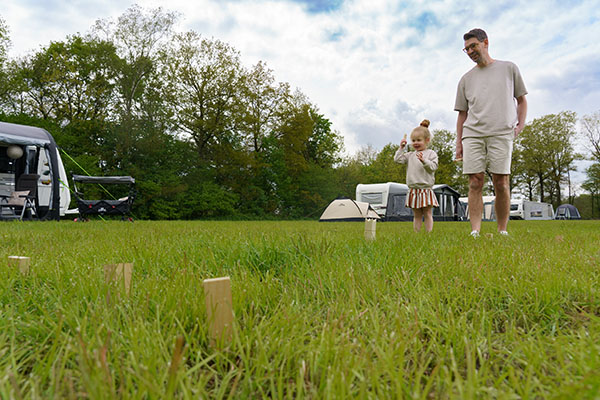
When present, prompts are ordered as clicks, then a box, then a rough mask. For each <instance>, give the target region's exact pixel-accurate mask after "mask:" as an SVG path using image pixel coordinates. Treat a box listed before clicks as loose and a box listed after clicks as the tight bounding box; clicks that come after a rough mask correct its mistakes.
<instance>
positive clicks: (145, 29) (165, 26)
mask: <svg viewBox="0 0 600 400" xmlns="http://www.w3.org/2000/svg"><path fill="white" fill-rule="evenodd" d="M176 21H177V14H175V13H172V12H165V11H163V9H162V8H161V7H159V8H156V9H151V10H145V9H143V8H141V7H140V6H138V5H133V6H132V7H130V8H128V9H127V10H126V11H125V13H124V14H123V15H121V16H120V17H119V18H118V19H117V22H116V23H115V22H114V21H112V20H110V19H104V20H98V21H96V23H95V25H94V28H93V32H94V34H95V35H96V36H98V37H103V38H104V40H108V41H110V42H112V43H113V44H114V45H115V47H116V49H117V54H118V55H119V56H120V57H121V59H122V64H121V66H120V68H119V70H120V76H119V82H118V83H119V84H118V87H119V95H120V96H119V105H120V111H121V116H122V118H123V119H125V120H129V119H132V118H133V117H134V115H143V114H144V112H143V109H144V105H143V102H144V100H145V99H146V98H147V95H148V94H149V93H148V90H151V85H149V84H150V83H151V82H153V81H154V82H156V80H153V79H152V78H153V77H156V74H157V73H158V72H159V67H158V59H159V54H160V53H161V50H162V49H163V47H164V46H166V44H167V43H170V41H171V38H172V28H173V25H174V24H175V22H176Z"/></svg>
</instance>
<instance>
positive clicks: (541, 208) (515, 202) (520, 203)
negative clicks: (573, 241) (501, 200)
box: [510, 199, 554, 220]
mask: <svg viewBox="0 0 600 400" xmlns="http://www.w3.org/2000/svg"><path fill="white" fill-rule="evenodd" d="M510 219H525V220H544V219H554V208H553V207H552V204H549V203H541V202H539V201H529V200H524V199H512V200H511V201H510Z"/></svg>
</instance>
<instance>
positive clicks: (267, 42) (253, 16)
mask: <svg viewBox="0 0 600 400" xmlns="http://www.w3.org/2000/svg"><path fill="white" fill-rule="evenodd" d="M134 3H136V4H138V5H140V6H141V7H143V8H146V9H151V8H157V7H162V8H163V9H164V10H165V11H175V12H178V13H179V14H180V16H179V23H178V25H177V27H176V30H177V31H187V30H194V31H196V32H198V33H200V34H201V35H203V36H205V37H211V38H216V39H220V40H222V41H225V42H227V43H229V44H230V45H231V46H233V47H234V48H235V49H237V50H238V51H239V52H240V53H241V58H242V61H243V63H244V64H246V65H247V66H248V67H250V66H252V65H254V64H256V63H257V62H258V61H264V62H266V64H267V66H268V67H269V68H271V69H272V70H273V71H274V75H275V77H276V79H277V80H278V81H280V82H288V83H289V84H290V85H291V86H292V87H293V88H298V89H300V90H301V91H302V92H303V93H304V94H306V95H307V96H308V98H309V99H310V101H311V102H312V103H313V104H315V105H316V106H317V107H318V108H319V110H320V112H321V113H322V114H324V116H325V117H326V118H328V119H329V120H330V121H331V122H332V125H333V128H334V129H336V130H337V131H339V133H340V134H341V135H342V136H343V137H344V143H345V150H346V153H347V154H354V153H355V152H356V151H357V150H359V149H360V148H362V147H364V146H367V145H370V146H372V147H373V148H374V149H375V150H380V149H381V148H382V147H383V146H385V145H386V144H388V143H398V142H399V141H400V139H401V138H402V136H403V135H404V134H405V133H409V132H410V131H411V130H412V129H413V128H414V127H416V126H418V125H419V123H420V122H421V121H422V120H423V119H425V118H426V119H429V120H430V121H431V126H430V129H432V130H435V129H447V130H450V131H452V132H454V131H455V126H456V114H457V113H456V112H455V111H454V99H455V96H456V86H457V84H458V81H459V79H460V78H461V76H462V75H463V74H464V73H465V72H467V71H468V70H469V69H471V68H472V67H473V66H474V63H473V62H472V61H471V60H470V59H469V58H468V57H467V55H466V54H464V53H463V52H462V51H461V50H462V48H463V47H464V41H463V39H462V35H463V34H464V33H465V32H467V31H469V30H470V29H472V28H475V27H478V28H482V29H484V30H485V31H486V32H487V34H488V37H489V42H490V45H489V52H490V55H491V56H492V58H495V59H499V60H509V61H512V62H514V63H516V64H517V66H518V67H519V69H520V71H521V74H522V75H523V78H524V81H525V85H526V87H527V90H528V95H527V101H528V115H527V121H531V120H533V119H534V118H538V117H541V116H544V115H547V114H555V113H558V112H561V111H565V110H569V111H575V112H576V113H577V115H578V116H580V117H581V116H583V115H589V114H591V113H594V112H598V111H600V7H599V4H598V0H581V1H577V0H529V1H518V0H495V1H485V0H484V1H480V2H472V1H470V2H466V1H458V0H435V1H425V0H408V1H400V0H194V1H190V0H169V1H165V0H139V1H137V2H131V3H129V2H127V1H124V0H2V1H1V2H0V17H2V18H3V19H4V20H5V22H6V24H7V25H8V27H9V29H10V38H11V41H12V48H11V50H10V53H9V55H10V56H12V57H18V56H21V55H25V54H27V53H28V52H31V51H35V50H37V49H39V48H40V47H42V46H46V45H48V44H49V43H50V41H60V40H64V39H65V38H66V36H67V35H69V34H75V33H82V34H84V33H87V32H88V31H89V30H90V28H91V26H92V25H93V24H94V22H95V21H96V20H98V19H116V18H117V17H118V16H120V15H121V14H123V13H124V12H125V10H126V9H127V8H128V7H130V6H131V5H132V4H134ZM594 38H596V39H594ZM576 145H577V148H578V149H580V151H582V152H585V151H586V150H585V147H586V146H585V143H584V142H583V141H581V142H578V143H576ZM586 165H588V163H586V162H582V163H579V167H580V170H583V169H584V168H585V166H586ZM578 178H579V179H583V178H584V175H582V174H581V173H580V174H575V179H578Z"/></svg>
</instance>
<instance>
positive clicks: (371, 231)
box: [365, 218, 377, 240]
mask: <svg viewBox="0 0 600 400" xmlns="http://www.w3.org/2000/svg"><path fill="white" fill-rule="evenodd" d="M376 223H377V220H375V219H369V218H367V219H365V239H367V240H375V229H376V225H375V224H376Z"/></svg>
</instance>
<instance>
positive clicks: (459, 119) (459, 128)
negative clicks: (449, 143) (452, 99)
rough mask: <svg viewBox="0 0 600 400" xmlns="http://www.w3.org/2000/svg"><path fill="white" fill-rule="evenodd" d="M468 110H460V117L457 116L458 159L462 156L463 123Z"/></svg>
mask: <svg viewBox="0 0 600 400" xmlns="http://www.w3.org/2000/svg"><path fill="white" fill-rule="evenodd" d="M467 115H468V113H467V111H459V112H458V117H457V118H456V159H459V158H462V156H463V154H462V151H463V150H462V134H463V125H464V124H465V121H466V120H467Z"/></svg>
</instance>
